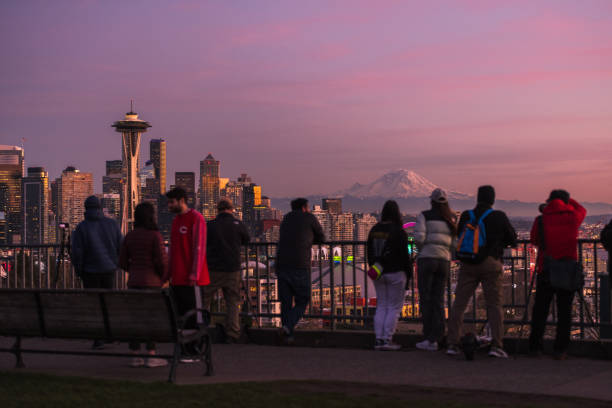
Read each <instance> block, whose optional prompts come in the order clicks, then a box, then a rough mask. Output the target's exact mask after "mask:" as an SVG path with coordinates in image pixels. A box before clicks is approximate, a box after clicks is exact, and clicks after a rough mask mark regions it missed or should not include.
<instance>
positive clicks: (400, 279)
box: [367, 200, 412, 351]
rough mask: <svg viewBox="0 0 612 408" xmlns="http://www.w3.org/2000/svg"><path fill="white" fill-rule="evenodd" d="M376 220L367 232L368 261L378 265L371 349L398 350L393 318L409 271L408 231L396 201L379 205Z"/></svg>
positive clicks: (396, 318) (399, 307)
mask: <svg viewBox="0 0 612 408" xmlns="http://www.w3.org/2000/svg"><path fill="white" fill-rule="evenodd" d="M380 218H381V219H380V222H379V223H378V224H376V225H375V226H374V227H372V229H371V230H370V233H369V234H368V243H367V251H368V264H369V265H370V266H371V267H374V266H376V267H377V268H378V269H379V270H380V269H381V268H382V274H381V275H380V277H379V278H378V279H376V280H375V281H374V287H375V288H376V314H375V315H374V331H375V333H376V343H375V345H374V349H375V350H390V351H394V350H399V349H400V348H401V346H400V345H399V344H395V343H393V341H392V338H393V334H394V333H395V328H396V326H397V320H398V318H399V315H400V312H401V310H402V307H403V306H404V295H405V293H406V282H407V280H408V279H409V278H410V274H411V271H412V259H411V258H410V254H409V253H408V235H407V234H406V231H404V228H403V226H402V216H401V214H400V211H399V207H398V205H397V202H395V201H393V200H389V201H387V202H386V203H385V205H384V206H383V209H382V213H381V217H380Z"/></svg>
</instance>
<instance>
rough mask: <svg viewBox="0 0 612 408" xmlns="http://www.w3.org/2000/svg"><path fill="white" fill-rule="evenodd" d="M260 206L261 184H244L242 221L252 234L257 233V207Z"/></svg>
mask: <svg viewBox="0 0 612 408" xmlns="http://www.w3.org/2000/svg"><path fill="white" fill-rule="evenodd" d="M259 206H261V186H258V185H257V184H255V183H250V184H244V185H243V187H242V221H243V222H244V223H245V225H246V226H247V228H248V229H249V232H250V233H251V235H255V234H256V229H257V219H256V216H255V208H256V207H259Z"/></svg>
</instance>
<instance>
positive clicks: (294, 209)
mask: <svg viewBox="0 0 612 408" xmlns="http://www.w3.org/2000/svg"><path fill="white" fill-rule="evenodd" d="M324 241H325V235H324V234H323V229H322V228H321V224H319V221H318V220H317V218H316V217H315V216H314V215H312V214H311V213H310V211H309V208H308V200H306V199H305V198H296V199H295V200H293V201H292V202H291V212H289V213H288V214H286V215H285V217H284V218H283V221H282V222H281V225H280V239H279V241H278V250H277V255H276V274H277V275H278V295H279V298H280V302H281V321H282V325H283V326H282V328H281V329H280V331H279V333H280V336H281V337H282V339H283V340H284V341H285V342H286V343H291V342H293V329H294V327H295V325H296V324H297V322H298V321H299V320H300V319H301V318H302V316H303V315H304V312H305V311H306V306H307V305H308V302H310V290H311V279H310V257H311V247H312V245H313V244H322V243H323V242H324ZM294 301H295V306H294V305H293V302H294Z"/></svg>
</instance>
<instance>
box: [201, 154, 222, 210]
mask: <svg viewBox="0 0 612 408" xmlns="http://www.w3.org/2000/svg"><path fill="white" fill-rule="evenodd" d="M218 201H219V161H218V160H215V158H214V157H213V156H212V154H210V153H208V156H206V158H205V159H204V160H202V161H201V162H200V212H201V213H202V215H204V218H206V219H207V220H211V219H213V218H215V217H216V216H217V202H218Z"/></svg>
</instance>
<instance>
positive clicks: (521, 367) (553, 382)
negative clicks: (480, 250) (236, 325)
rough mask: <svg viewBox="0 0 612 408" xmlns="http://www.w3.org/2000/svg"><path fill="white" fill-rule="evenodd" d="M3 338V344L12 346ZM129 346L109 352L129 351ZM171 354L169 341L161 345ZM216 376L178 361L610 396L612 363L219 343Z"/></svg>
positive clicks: (115, 371)
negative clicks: (470, 358) (206, 366)
mask: <svg viewBox="0 0 612 408" xmlns="http://www.w3.org/2000/svg"><path fill="white" fill-rule="evenodd" d="M10 341H11V340H10V339H6V338H0V347H6V346H7V345H10V344H11V343H10ZM90 344H91V343H90V342H84V341H58V340H41V339H30V340H26V341H25V342H24V347H31V348H34V347H44V348H53V349H57V350H61V349H64V348H74V347H77V348H78V349H81V350H83V351H89V346H90ZM126 348H127V346H126V345H112V346H111V347H109V351H119V352H123V351H124V350H126ZM161 348H162V350H161V351H164V352H169V351H170V347H169V346H168V345H162V347H161ZM214 359H215V370H216V373H215V376H213V377H203V376H202V375H201V374H202V367H201V366H200V365H180V366H179V368H178V370H177V380H178V383H179V384H210V383H219V382H239V381H269V380H343V381H358V382H370V383H386V384H410V385H421V386H430V387H450V388H459V389H483V390H489V391H508V392H517V393H537V394H548V395H566V396H578V397H588V398H596V399H602V400H609V401H612V387H610V383H611V381H612V362H609V361H602V360H589V359H581V358H571V359H569V360H567V361H555V360H552V359H550V358H542V359H537V360H534V359H530V358H527V357H519V358H518V359H513V358H510V359H508V360H499V359H492V358H489V357H487V356H486V354H481V355H478V356H477V359H476V360H475V361H472V362H468V361H466V360H464V359H462V358H451V357H448V356H446V355H445V354H443V353H441V352H438V353H426V352H420V351H416V350H408V351H401V352H375V351H369V350H355V349H331V348H307V347H291V348H287V347H273V346H257V345H215V347H214ZM25 363H26V368H25V369H21V370H23V371H28V372H42V373H50V374H57V375H75V376H85V377H98V378H109V379H125V380H140V381H165V380H166V378H167V374H168V369H167V368H155V369H148V368H139V369H134V368H130V367H128V366H127V360H126V359H122V358H98V357H79V356H58V355H38V354H36V355H34V354H26V355H25ZM13 367H14V358H13V356H12V355H10V354H6V353H2V354H0V370H8V371H9V372H10V371H11V370H14V368H13Z"/></svg>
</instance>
